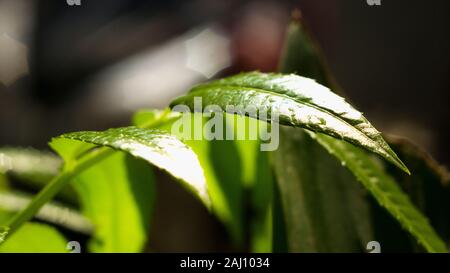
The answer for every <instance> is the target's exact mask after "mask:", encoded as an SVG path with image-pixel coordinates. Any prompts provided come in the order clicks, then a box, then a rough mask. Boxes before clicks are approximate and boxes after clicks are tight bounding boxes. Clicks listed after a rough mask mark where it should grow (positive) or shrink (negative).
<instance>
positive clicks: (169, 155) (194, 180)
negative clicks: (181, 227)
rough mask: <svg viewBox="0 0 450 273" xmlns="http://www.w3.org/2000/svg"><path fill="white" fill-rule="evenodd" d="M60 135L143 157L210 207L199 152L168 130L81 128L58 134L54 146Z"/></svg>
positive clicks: (62, 137)
mask: <svg viewBox="0 0 450 273" xmlns="http://www.w3.org/2000/svg"><path fill="white" fill-rule="evenodd" d="M58 139H72V140H78V141H82V142H85V143H90V144H94V145H100V146H107V147H110V148H113V149H116V150H121V151H124V152H127V153H129V154H131V155H133V156H135V157H138V158H142V159H144V160H145V161H147V162H149V163H151V164H153V165H155V166H157V167H158V168H161V169H163V170H165V171H167V172H168V173H170V174H171V175H173V176H174V177H175V178H178V179H180V180H181V181H182V182H183V183H182V184H183V185H184V186H186V188H188V189H189V190H190V191H191V192H193V193H194V195H195V196H196V197H198V198H199V199H200V201H202V202H203V203H204V204H205V205H206V206H207V207H209V204H210V200H209V196H208V192H207V186H206V182H205V178H204V175H203V171H202V169H201V166H200V164H199V163H198V159H197V156H196V155H195V153H193V152H192V150H191V149H190V148H189V147H188V146H187V145H185V144H184V143H183V142H181V141H180V140H178V139H177V138H176V137H174V136H172V135H170V134H168V133H166V132H163V131H159V130H150V129H142V128H137V127H134V126H130V127H123V128H114V129H109V130H106V131H81V132H74V133H68V134H64V135H61V136H59V137H57V138H54V139H53V140H52V142H51V143H50V146H52V147H53V146H55V143H56V142H57V141H58ZM180 166H182V168H180Z"/></svg>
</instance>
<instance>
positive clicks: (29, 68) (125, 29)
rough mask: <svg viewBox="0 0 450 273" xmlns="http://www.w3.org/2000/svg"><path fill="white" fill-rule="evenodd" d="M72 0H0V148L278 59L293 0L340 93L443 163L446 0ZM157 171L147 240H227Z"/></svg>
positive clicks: (218, 247)
mask: <svg viewBox="0 0 450 273" xmlns="http://www.w3.org/2000/svg"><path fill="white" fill-rule="evenodd" d="M76 2H78V1H75V0H69V1H66V0H54V1H31V0H0V146H30V147H35V148H39V149H48V147H47V142H48V140H49V139H50V138H51V137H52V136H55V135H59V134H62V133H64V132H69V131H77V130H102V129H106V128H109V127H117V126H124V125H127V124H129V121H130V117H131V115H132V113H133V112H134V111H136V110H138V109H141V108H164V107H166V106H167V105H168V103H169V102H170V101H171V99H173V98H174V97H176V96H178V95H181V94H183V93H185V92H187V91H188V90H189V88H190V87H191V86H192V85H194V84H195V83H198V82H202V81H206V80H208V79H211V78H214V77H220V76H226V75H229V74H233V73H238V72H240V71H250V70H260V71H276V69H277V63H278V59H279V56H280V54H281V49H282V43H283V39H284V36H285V31H286V28H287V25H288V23H289V21H290V19H291V13H292V10H294V9H300V10H301V13H302V19H303V21H304V23H305V24H306V25H307V27H308V28H309V30H310V32H311V33H312V35H313V36H314V37H315V38H316V40H317V41H318V43H319V45H320V46H321V47H322V49H323V51H324V54H325V56H326V59H327V61H328V64H329V66H330V69H331V71H332V73H333V74H334V76H335V78H336V79H337V81H338V82H339V84H340V85H341V87H342V88H343V90H344V92H345V94H346V96H347V97H348V100H350V101H351V102H352V103H353V104H354V105H356V106H357V108H358V109H360V110H362V111H364V113H365V115H366V117H367V118H368V119H369V120H371V121H373V122H372V123H373V124H374V125H375V126H376V127H377V128H378V129H379V130H381V131H382V132H385V133H388V134H396V135H401V136H405V137H407V138H409V139H410V140H412V141H413V142H415V143H416V144H418V145H420V146H422V147H423V148H425V149H426V150H427V151H429V152H430V153H431V154H432V155H433V156H434V157H435V158H436V159H437V160H438V161H439V162H441V163H443V164H444V165H446V166H447V167H448V166H450V155H449V153H448V152H449V146H450V143H449V141H448V140H449V139H450V128H449V118H450V108H449V107H448V103H449V102H450V100H449V91H450V90H449V87H450V78H449V68H450V39H449V33H450V32H449V28H450V16H449V11H450V2H449V1H445V0H435V1H432V2H429V1H428V2H426V1H423V0H422V1H419V0H414V1H413V0H396V1H387V0H381V6H370V5H368V4H367V2H366V0H352V1H348V0H327V1H314V0H304V1H280V0H278V1H275V0H274V1H237V0H230V1H220V0H193V1H177V0H165V1H157V0H152V1H142V0H108V1H106V0H105V1H92V0H91V1H88V0H80V1H79V2H80V5H76ZM70 4H74V5H70ZM158 175H159V176H160V179H158V180H159V181H160V182H159V184H158V187H159V191H160V192H159V197H158V201H157V209H156V214H155V218H156V219H155V220H154V221H153V223H154V225H153V227H152V235H151V238H152V239H151V242H150V246H149V249H152V250H156V251H227V250H229V249H228V247H229V246H227V244H226V242H227V241H228V239H227V238H225V237H226V234H225V231H224V229H223V227H222V226H221V225H220V224H219V223H218V222H217V221H215V220H214V219H211V218H212V217H210V216H209V215H208V213H207V212H206V211H204V209H203V208H202V206H201V205H200V204H198V203H197V202H196V201H195V200H193V199H192V198H191V197H190V196H189V194H188V193H186V192H185V191H184V190H183V189H181V188H179V186H178V185H177V184H176V183H165V182H164V181H165V180H168V179H169V178H167V177H166V176H165V175H164V174H158ZM174 200H176V202H174ZM180 209H182V210H183V213H180V212H179V211H180ZM173 215H175V217H174V216H173ZM180 225H181V226H183V227H184V229H183V232H180V229H179V226H180Z"/></svg>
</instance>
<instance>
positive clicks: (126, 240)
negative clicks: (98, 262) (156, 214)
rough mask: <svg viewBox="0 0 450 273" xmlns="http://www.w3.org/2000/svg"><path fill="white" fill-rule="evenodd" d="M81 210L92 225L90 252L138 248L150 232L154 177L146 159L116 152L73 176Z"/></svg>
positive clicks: (141, 247)
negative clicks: (93, 227) (92, 235)
mask: <svg viewBox="0 0 450 273" xmlns="http://www.w3.org/2000/svg"><path fill="white" fill-rule="evenodd" d="M73 186H74V187H75V189H76V190H77V192H78V193H79V197H80V201H81V202H80V203H81V204H82V211H83V213H84V214H85V215H86V216H87V217H88V218H89V219H91V220H92V222H93V224H94V226H95V227H96V229H95V234H94V237H93V239H92V240H91V241H90V243H89V248H90V250H91V251H92V252H140V251H142V249H143V247H144V245H145V243H146V241H147V234H148V232H149V228H150V223H151V217H152V215H153V208H154V201H155V181H154V177H153V172H152V170H151V168H150V167H149V166H148V164H146V162H145V161H143V160H140V159H137V158H134V157H131V156H130V155H127V154H125V153H122V152H116V153H114V154H113V155H111V156H109V157H108V158H106V159H104V160H102V161H101V162H99V163H97V164H96V166H95V167H93V168H89V169H87V170H86V171H84V172H83V173H81V174H80V175H79V176H77V177H76V178H75V181H74V183H73Z"/></svg>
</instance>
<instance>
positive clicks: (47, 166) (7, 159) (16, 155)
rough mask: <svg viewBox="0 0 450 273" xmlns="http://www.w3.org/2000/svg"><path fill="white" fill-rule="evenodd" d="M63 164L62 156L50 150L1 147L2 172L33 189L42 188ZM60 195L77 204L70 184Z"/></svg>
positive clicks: (62, 198) (0, 167) (0, 165)
mask: <svg viewBox="0 0 450 273" xmlns="http://www.w3.org/2000/svg"><path fill="white" fill-rule="evenodd" d="M61 165H62V160H61V158H59V157H58V156H57V155H55V154H53V153H50V152H46V151H39V150H36V149H33V148H22V147H4V148H0V173H3V174H7V175H8V176H10V177H11V178H14V179H12V180H14V182H16V183H20V185H25V186H28V187H30V188H32V189H33V190H40V189H42V188H43V187H44V186H45V185H46V184H47V182H48V181H50V179H51V178H53V177H54V176H55V175H56V174H57V173H58V171H59V169H60V167H61ZM11 183H12V182H11ZM58 197H60V199H61V200H64V201H66V202H68V203H70V204H76V198H75V192H74V191H73V189H72V188H71V187H70V186H67V187H64V188H63V189H62V190H61V191H60V192H59V193H58Z"/></svg>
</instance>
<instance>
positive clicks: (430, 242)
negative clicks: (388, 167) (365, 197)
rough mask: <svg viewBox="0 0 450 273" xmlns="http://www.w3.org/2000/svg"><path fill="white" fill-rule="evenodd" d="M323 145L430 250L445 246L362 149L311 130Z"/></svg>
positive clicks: (393, 182)
mask: <svg viewBox="0 0 450 273" xmlns="http://www.w3.org/2000/svg"><path fill="white" fill-rule="evenodd" d="M310 136H311V137H313V138H315V139H316V140H317V141H318V142H319V143H320V144H321V145H322V146H323V147H324V148H325V149H327V150H328V152H330V153H331V154H333V155H334V156H336V157H337V158H338V159H339V160H340V161H341V162H342V164H343V165H345V166H346V167H347V168H348V169H350V170H351V171H352V172H353V174H354V175H355V177H356V178H357V179H358V180H359V181H360V182H361V183H362V184H363V185H364V187H365V188H366V189H367V190H368V191H369V192H370V193H371V194H372V196H374V197H375V199H376V200H377V201H378V203H379V204H380V205H381V206H382V207H384V208H385V209H386V210H388V211H389V213H390V214H391V215H392V216H393V217H394V218H395V219H397V221H398V222H399V223H400V224H401V225H402V226H403V228H404V229H406V230H407V231H408V232H410V233H411V234H412V235H413V236H414V237H415V238H417V240H418V241H419V243H420V244H421V245H422V246H424V247H425V249H426V250H427V251H429V252H447V248H446V246H445V244H444V242H442V240H441V239H440V238H439V236H438V235H437V234H436V232H435V231H434V230H433V228H432V227H431V226H430V224H429V222H428V220H427V219H426V218H425V217H424V216H423V215H422V214H421V213H420V212H419V211H418V210H417V209H416V208H415V207H414V205H413V204H412V203H411V201H410V200H409V198H408V196H407V195H406V194H404V193H403V192H402V190H401V189H400V187H399V186H398V185H397V183H396V182H395V181H394V180H393V179H392V177H390V176H389V175H388V174H387V173H385V172H384V171H383V170H382V169H381V168H380V166H379V165H377V164H376V163H375V162H374V161H373V160H372V159H371V158H370V156H369V155H368V154H366V153H364V151H362V150H360V149H358V148H357V147H354V146H352V145H348V144H347V143H345V142H340V141H337V140H335V139H333V138H330V137H329V136H326V135H323V134H314V133H310Z"/></svg>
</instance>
